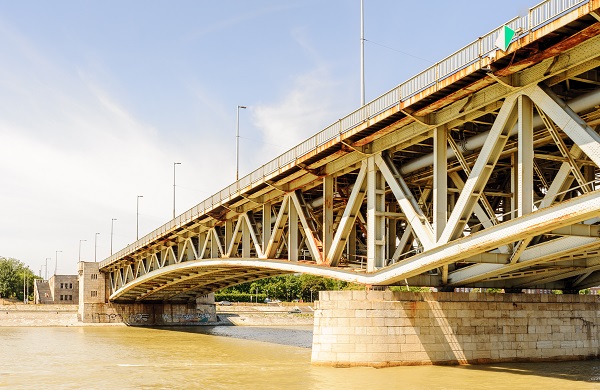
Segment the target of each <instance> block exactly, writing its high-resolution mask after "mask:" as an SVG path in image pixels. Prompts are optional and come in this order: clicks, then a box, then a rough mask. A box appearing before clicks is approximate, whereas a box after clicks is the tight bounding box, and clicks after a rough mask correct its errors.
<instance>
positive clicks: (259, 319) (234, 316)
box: [217, 304, 313, 326]
mask: <svg viewBox="0 0 600 390" xmlns="http://www.w3.org/2000/svg"><path fill="white" fill-rule="evenodd" d="M295 308H296V309H298V310H299V312H297V313H296V312H294V313H290V312H289V311H290V310H292V309H295ZM217 316H218V318H219V323H220V324H223V325H228V324H231V325H238V326H312V325H313V310H312V308H311V307H310V306H308V305H307V304H301V305H295V306H291V305H285V306H284V305H282V306H271V305H254V306H250V305H238V304H235V305H232V306H217Z"/></svg>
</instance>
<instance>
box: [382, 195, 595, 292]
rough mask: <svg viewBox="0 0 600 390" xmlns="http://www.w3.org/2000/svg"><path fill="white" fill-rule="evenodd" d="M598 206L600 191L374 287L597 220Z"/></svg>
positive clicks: (414, 262)
mask: <svg viewBox="0 0 600 390" xmlns="http://www.w3.org/2000/svg"><path fill="white" fill-rule="evenodd" d="M599 205H600V191H594V192H591V193H588V194H585V195H581V196H579V197H577V198H574V199H570V200H568V201H565V202H563V203H561V204H559V205H554V206H550V207H547V208H545V209H541V210H537V211H534V212H533V213H530V214H527V215H525V216H523V217H519V218H516V219H513V220H510V221H507V222H504V223H502V224H499V225H496V226H493V227H491V228H489V229H485V230H482V231H479V232H477V233H474V234H471V235H469V236H466V237H463V238H461V239H460V240H456V241H454V242H451V243H448V244H445V245H443V246H439V247H436V248H433V249H430V250H428V251H426V252H424V253H421V254H418V255H416V256H413V257H411V258H409V259H406V260H403V261H400V262H398V263H396V264H395V265H393V266H391V267H388V268H386V269H385V270H382V271H380V272H378V273H376V274H375V275H373V278H372V280H373V282H374V284H391V283H394V282H396V281H398V280H402V279H405V278H408V277H411V276H415V275H418V274H420V273H422V272H425V271H427V270H430V269H434V268H438V267H440V266H442V265H445V264H451V263H454V262H457V261H461V260H464V259H466V258H468V257H469V256H472V255H476V254H478V253H483V252H487V251H490V250H492V249H495V248H498V247H499V246H501V245H506V244H508V243H510V242H514V241H516V240H517V239H522V238H524V237H529V236H536V235H539V234H542V233H545V232H548V231H551V230H552V229H555V228H559V227H562V226H567V225H571V224H574V223H578V222H581V221H585V220H587V219H590V218H593V217H595V216H597V214H598V208H599ZM569 238H572V237H569ZM575 238H579V237H575ZM584 239H588V240H589V238H584Z"/></svg>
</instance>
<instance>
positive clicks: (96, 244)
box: [94, 233, 100, 262]
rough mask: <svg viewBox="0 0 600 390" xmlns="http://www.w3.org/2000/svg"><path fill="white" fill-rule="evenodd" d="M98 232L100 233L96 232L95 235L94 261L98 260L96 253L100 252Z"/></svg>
mask: <svg viewBox="0 0 600 390" xmlns="http://www.w3.org/2000/svg"><path fill="white" fill-rule="evenodd" d="M98 234H100V233H96V234H95V235H94V262H96V261H98V260H96V254H97V252H98Z"/></svg>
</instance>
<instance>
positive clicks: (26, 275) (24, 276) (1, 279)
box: [0, 256, 39, 301]
mask: <svg viewBox="0 0 600 390" xmlns="http://www.w3.org/2000/svg"><path fill="white" fill-rule="evenodd" d="M34 279H39V277H38V276H36V275H35V274H34V273H33V271H31V270H30V269H29V267H27V266H26V265H25V264H24V263H23V262H21V261H19V260H17V259H13V258H10V257H8V258H7V257H2V256H0V297H2V298H16V299H18V300H20V301H22V300H23V298H24V294H23V283H24V282H26V283H27V287H28V290H29V299H30V300H31V298H32V297H33V283H34Z"/></svg>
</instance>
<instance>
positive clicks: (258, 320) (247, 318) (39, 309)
mask: <svg viewBox="0 0 600 390" xmlns="http://www.w3.org/2000/svg"><path fill="white" fill-rule="evenodd" d="M216 308H217V316H218V320H219V321H218V322H217V323H206V324H205V325H234V326H306V325H310V326H312V324H313V311H312V308H311V307H310V306H308V305H307V304H300V305H294V306H291V305H290V306H286V305H281V306H279V305H260V304H259V305H252V306H251V305H243V304H233V305H231V306H219V305H217V307H216ZM290 311H296V312H294V313H290ZM298 311H299V312H298ZM106 325H109V326H114V325H123V326H124V324H122V323H101V324H97V323H94V324H92V323H83V322H79V321H78V319H77V305H33V304H31V305H24V304H8V305H0V327H13V326H17V327H44V326H106Z"/></svg>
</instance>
